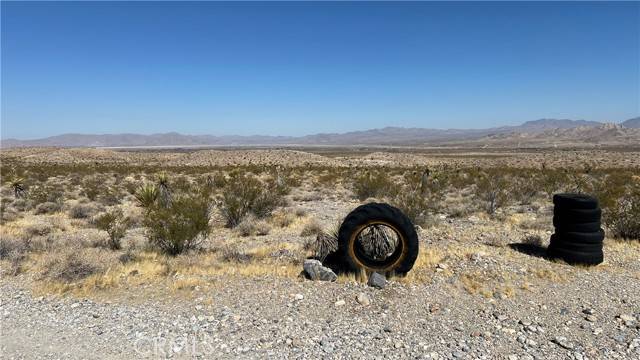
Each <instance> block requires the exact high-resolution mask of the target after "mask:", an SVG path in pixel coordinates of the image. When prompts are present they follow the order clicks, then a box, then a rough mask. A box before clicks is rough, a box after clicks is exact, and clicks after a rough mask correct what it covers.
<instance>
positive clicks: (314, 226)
mask: <svg viewBox="0 0 640 360" xmlns="http://www.w3.org/2000/svg"><path fill="white" fill-rule="evenodd" d="M320 233H322V225H321V224H320V223H319V222H318V220H316V219H310V220H309V221H307V223H306V224H304V227H303V228H302V231H300V236H314V235H318V234H320Z"/></svg>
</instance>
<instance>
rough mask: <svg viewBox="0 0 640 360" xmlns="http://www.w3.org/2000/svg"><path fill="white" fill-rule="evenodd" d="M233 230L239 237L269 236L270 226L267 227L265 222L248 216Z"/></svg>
mask: <svg viewBox="0 0 640 360" xmlns="http://www.w3.org/2000/svg"><path fill="white" fill-rule="evenodd" d="M235 230H236V232H238V234H240V236H251V235H258V236H264V235H268V234H269V232H270V231H271V226H269V224H268V223H267V222H266V221H264V220H259V219H256V218H255V217H254V216H251V215H250V216H247V217H245V218H244V219H243V220H242V222H241V223H240V224H238V226H236V228H235Z"/></svg>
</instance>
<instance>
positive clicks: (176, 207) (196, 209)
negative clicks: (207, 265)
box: [143, 193, 211, 255]
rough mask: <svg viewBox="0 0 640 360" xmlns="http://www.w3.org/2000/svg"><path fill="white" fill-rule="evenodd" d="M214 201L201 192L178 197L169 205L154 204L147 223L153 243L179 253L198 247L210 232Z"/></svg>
mask: <svg viewBox="0 0 640 360" xmlns="http://www.w3.org/2000/svg"><path fill="white" fill-rule="evenodd" d="M210 214H211V204H210V201H209V198H208V197H206V196H202V194H201V193H193V194H188V195H180V196H174V197H173V198H172V201H171V203H170V204H168V206H161V205H158V204H155V205H152V206H151V207H149V208H148V209H147V211H146V212H145V214H144V219H143V225H144V226H145V227H146V228H147V236H148V237H149V241H150V243H151V245H152V246H154V247H155V248H157V249H158V250H160V251H161V252H163V253H166V254H169V255H177V254H180V253H182V252H184V251H187V250H190V249H194V248H196V247H197V246H198V245H199V244H200V243H201V242H202V241H203V240H204V239H205V238H206V237H207V236H208V235H209V233H210V231H211V225H210V224H209V218H210Z"/></svg>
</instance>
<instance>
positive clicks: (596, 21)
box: [1, 1, 640, 138]
mask: <svg viewBox="0 0 640 360" xmlns="http://www.w3.org/2000/svg"><path fill="white" fill-rule="evenodd" d="M1 7H2V9H1V10H2V25H1V26H2V46H1V50H2V55H1V56H2V84H1V90H2V95H1V100H2V104H1V105H2V109H1V115H2V125H1V130H2V134H1V135H2V137H3V138H8V137H17V138H35V137H43V136H49V135H55V134H61V133H68V132H74V133H122V132H134V133H145V134H149V133H157V132H168V131H178V132H181V133H187V134H214V135H225V134H240V135H250V134H265V135H304V134H310V133H318V132H344V131H351V130H363V129H370V128H378V127H384V126H404V127H429V128H482V127H490V126H499V125H507V124H517V123H521V122H523V121H527V120H534V119H539V118H545V117H553V118H571V119H585V120H598V121H615V122H617V121H622V120H625V119H627V118H631V117H635V116H638V115H640V88H639V87H640V3H638V2H635V3H634V2H627V3H582V2H577V3H415V2H414V3H309V2H307V3H204V2H200V3H184V2H183V3H172V2H161V3H150V2H137V3H131V2H101V3H89V2H78V3H64V2H49V3H34V2H26V3H25V2H21V3H15V2H6V1H3V2H2V5H1Z"/></svg>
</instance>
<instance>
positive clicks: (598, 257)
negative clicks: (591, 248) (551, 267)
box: [547, 246, 604, 265]
mask: <svg viewBox="0 0 640 360" xmlns="http://www.w3.org/2000/svg"><path fill="white" fill-rule="evenodd" d="M547 255H548V256H549V257H551V258H554V259H561V260H564V261H565V262H566V263H568V264H572V265H573V264H579V265H597V264H600V263H601V262H602V261H603V260H604V254H603V253H602V251H600V252H592V253H586V252H579V251H569V250H565V249H561V248H557V247H555V246H549V248H548V249H547Z"/></svg>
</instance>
